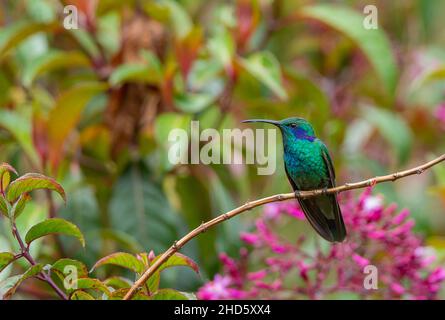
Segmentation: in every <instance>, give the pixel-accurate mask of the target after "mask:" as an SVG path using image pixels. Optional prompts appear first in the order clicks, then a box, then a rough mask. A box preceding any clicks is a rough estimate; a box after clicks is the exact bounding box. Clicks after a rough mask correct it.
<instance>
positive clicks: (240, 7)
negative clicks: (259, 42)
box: [235, 0, 260, 48]
mask: <svg viewBox="0 0 445 320" xmlns="http://www.w3.org/2000/svg"><path fill="white" fill-rule="evenodd" d="M236 16H237V19H236V20H237V28H236V31H235V32H236V33H235V34H236V42H237V45H238V46H239V47H240V48H245V47H246V45H247V44H248V42H249V40H250V38H251V36H252V34H253V32H254V31H255V29H256V27H257V25H258V22H259V18H260V10H259V5H258V1H256V0H254V1H252V0H238V1H237V6H236Z"/></svg>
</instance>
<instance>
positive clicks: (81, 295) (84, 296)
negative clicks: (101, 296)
mask: <svg viewBox="0 0 445 320" xmlns="http://www.w3.org/2000/svg"><path fill="white" fill-rule="evenodd" d="M70 300H96V299H94V297H93V296H92V295H90V294H89V293H86V292H85V291H82V290H77V291H74V292H73V293H72V294H71V296H70Z"/></svg>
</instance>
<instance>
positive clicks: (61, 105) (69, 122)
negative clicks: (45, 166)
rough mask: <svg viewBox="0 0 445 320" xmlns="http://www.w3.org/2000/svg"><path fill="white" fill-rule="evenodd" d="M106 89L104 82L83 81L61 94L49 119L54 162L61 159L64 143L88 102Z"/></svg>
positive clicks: (51, 156) (49, 136) (52, 159)
mask: <svg viewBox="0 0 445 320" xmlns="http://www.w3.org/2000/svg"><path fill="white" fill-rule="evenodd" d="M106 89H107V85H106V84H104V83H97V82H93V83H83V84H81V85H78V86H76V87H74V88H71V89H69V90H68V91H65V92H64V93H62V94H61V95H60V97H59V98H58V100H57V102H56V106H55V107H54V108H53V109H52V110H51V112H50V114H49V119H48V138H49V143H50V147H51V148H50V159H51V161H52V163H53V164H55V163H58V161H59V160H60V159H61V157H62V155H63V150H62V147H63V143H64V142H65V139H66V138H67V137H68V135H69V134H70V133H71V131H72V130H73V129H74V128H75V127H76V125H77V123H78V122H79V119H80V116H81V114H82V111H83V110H84V108H85V107H86V105H87V103H88V102H89V101H90V100H91V99H92V98H93V97H94V96H96V95H97V94H99V93H101V92H103V91H105V90H106Z"/></svg>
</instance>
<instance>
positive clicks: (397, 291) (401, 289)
mask: <svg viewBox="0 0 445 320" xmlns="http://www.w3.org/2000/svg"><path fill="white" fill-rule="evenodd" d="M390 287H391V290H392V291H393V292H394V293H395V294H397V295H399V296H401V295H402V294H403V293H404V292H405V288H404V287H402V286H401V285H400V284H398V283H391V285H390Z"/></svg>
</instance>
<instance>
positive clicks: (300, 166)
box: [243, 117, 346, 242]
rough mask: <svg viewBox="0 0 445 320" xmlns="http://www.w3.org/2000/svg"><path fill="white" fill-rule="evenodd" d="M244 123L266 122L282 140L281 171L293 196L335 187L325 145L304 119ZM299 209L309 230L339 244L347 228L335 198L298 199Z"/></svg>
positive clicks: (332, 195)
mask: <svg viewBox="0 0 445 320" xmlns="http://www.w3.org/2000/svg"><path fill="white" fill-rule="evenodd" d="M246 122H265V123H270V124H273V125H275V126H277V127H278V128H279V129H280V131H281V134H282V136H283V146H284V168H285V170H286V174H287V178H288V179H289V182H290V184H291V185H292V188H293V190H294V192H295V193H296V194H298V191H307V190H315V189H327V188H332V187H335V172H334V166H333V165H332V160H331V157H330V155H329V151H328V148H327V147H326V145H325V144H324V143H323V142H322V141H321V140H320V139H318V138H317V137H316V136H315V132H314V129H313V128H312V126H311V125H310V123H309V122H307V121H306V120H305V119H302V118H296V117H295V118H288V119H284V120H281V121H274V120H266V119H252V120H245V121H243V123H246ZM298 202H299V203H300V206H301V209H302V210H303V212H304V214H305V216H306V219H307V220H309V222H310V224H311V225H312V227H313V228H314V229H315V231H317V233H318V234H319V235H320V236H322V237H323V238H324V239H326V240H327V241H330V242H341V241H343V240H344V239H345V237H346V228H345V224H344V222H343V218H342V215H341V211H340V207H339V205H338V202H337V197H336V195H335V194H321V195H318V196H314V197H310V198H305V199H303V198H298Z"/></svg>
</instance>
